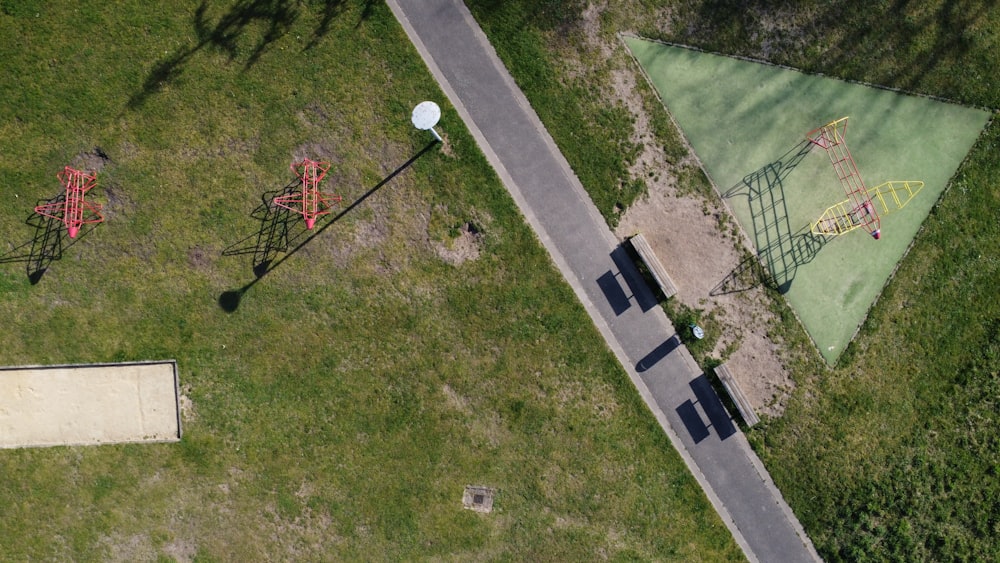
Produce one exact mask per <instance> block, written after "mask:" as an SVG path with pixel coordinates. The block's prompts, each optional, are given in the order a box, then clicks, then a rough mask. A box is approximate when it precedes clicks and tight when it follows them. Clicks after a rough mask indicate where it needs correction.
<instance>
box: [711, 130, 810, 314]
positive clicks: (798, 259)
mask: <svg viewBox="0 0 1000 563" xmlns="http://www.w3.org/2000/svg"><path fill="white" fill-rule="evenodd" d="M811 149H812V143H810V142H809V140H807V139H804V140H802V141H801V142H799V143H798V144H796V145H795V146H794V147H792V148H791V149H789V150H788V152H786V153H785V154H784V155H782V156H781V157H780V158H778V159H777V160H775V161H773V162H770V163H768V164H766V165H765V166H763V167H761V168H759V169H757V170H755V171H754V172H752V173H750V174H747V175H746V176H744V177H743V180H741V181H740V183H738V184H736V185H735V186H733V187H732V188H730V189H729V190H727V191H726V192H725V193H724V194H723V197H726V198H730V197H735V196H739V195H744V196H746V197H747V202H748V204H749V207H750V217H751V222H752V225H751V226H752V231H753V232H752V233H751V234H752V236H753V242H754V247H755V248H756V249H757V256H756V257H755V258H756V259H753V258H750V259H747V260H744V261H743V262H741V263H740V264H739V265H738V266H737V267H736V268H735V269H733V271H732V272H730V273H729V274H728V275H727V276H726V277H725V278H723V279H722V280H721V281H720V282H719V283H718V284H716V286H715V287H714V288H713V289H712V290H711V291H710V292H709V293H710V295H713V296H715V295H722V294H726V293H735V292H739V291H746V290H748V289H751V288H753V287H757V286H758V285H760V284H762V283H763V284H765V285H767V286H769V287H771V288H773V289H776V290H777V291H778V292H780V293H787V292H788V290H789V289H790V288H791V285H792V281H794V279H795V274H796V273H797V271H798V267H799V266H801V265H803V264H807V263H809V262H811V261H812V260H813V259H814V258H815V257H816V254H817V253H818V252H819V251H820V250H821V249H822V248H823V246H824V245H825V244H826V242H827V239H826V237H822V236H819V235H814V234H812V232H811V231H810V229H809V226H808V225H806V226H804V227H801V228H799V229H798V230H797V231H793V230H792V226H791V222H790V221H789V219H788V206H787V204H786V203H785V185H784V182H785V180H786V179H787V178H788V175H789V174H791V172H792V171H793V170H795V168H796V167H797V166H798V165H799V163H800V162H802V159H803V158H805V156H806V155H808V154H809V152H810V150H811Z"/></svg>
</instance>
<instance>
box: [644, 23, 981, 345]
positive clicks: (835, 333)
mask: <svg viewBox="0 0 1000 563" xmlns="http://www.w3.org/2000/svg"><path fill="white" fill-rule="evenodd" d="M626 43H627V45H628V47H629V49H631V51H632V53H633V55H634V56H635V58H636V59H637V60H638V61H639V64H640V65H642V67H643V69H644V70H645V73H646V75H647V76H648V77H649V79H650V81H651V82H652V83H653V86H654V87H655V88H656V90H657V91H658V92H659V94H660V97H661V98H662V99H663V102H664V104H665V105H666V107H667V110H669V111H670V113H671V115H672V116H673V118H674V120H675V121H676V122H677V124H678V125H679V126H680V128H681V130H682V131H683V132H684V135H685V136H686V137H687V139H688V141H689V142H690V143H691V146H692V147H693V149H694V152H695V154H697V155H698V158H699V159H700V160H701V162H702V164H703V165H704V167H705V169H706V171H707V172H708V174H709V176H711V179H712V181H713V182H714V183H715V185H716V186H717V187H718V189H719V191H720V192H721V194H722V196H723V197H724V198H725V200H726V203H727V204H728V205H729V207H730V208H731V209H732V210H733V213H734V214H735V215H736V218H737V220H738V221H739V222H740V224H741V225H742V227H743V229H744V231H745V232H746V233H747V235H748V236H749V237H750V239H751V240H752V241H753V243H754V244H755V246H756V250H757V254H758V257H759V258H760V261H761V263H762V264H763V266H764V268H765V270H766V271H767V272H768V274H769V275H770V277H771V279H772V281H773V282H774V284H775V285H776V286H777V287H778V288H779V289H780V290H781V291H782V292H783V293H784V295H785V298H786V299H787V300H788V302H789V304H790V305H791V307H792V308H793V309H794V310H795V311H796V314H797V315H798V316H799V319H800V320H801V321H802V324H803V325H804V326H805V328H806V330H807V331H808V332H809V334H810V335H811V336H812V338H813V341H814V342H815V343H816V345H817V347H818V348H819V351H820V353H821V354H822V355H823V357H824V358H826V360H827V361H828V362H829V363H834V362H835V361H836V359H837V358H838V357H839V356H840V354H841V353H842V352H843V351H844V349H845V348H846V346H847V344H848V343H849V342H850V340H851V338H852V336H853V335H854V333H855V332H856V331H857V328H858V327H859V326H860V324H861V322H862V321H863V319H864V317H865V315H866V313H867V311H868V309H869V308H870V307H871V305H872V303H873V302H874V301H875V299H876V297H878V294H879V293H880V292H881V290H882V287H883V286H884V285H885V283H886V281H887V280H888V278H889V276H890V275H891V274H892V272H893V270H894V269H895V266H896V263H897V262H898V261H899V260H900V259H901V258H902V256H903V254H904V253H905V252H906V249H907V248H908V247H909V244H910V241H911V240H912V239H913V237H914V236H915V234H916V233H917V230H918V229H919V228H920V224H921V223H922V222H923V220H924V219H925V218H926V217H927V215H928V213H929V212H930V210H931V208H932V207H933V206H934V204H935V203H936V202H937V200H938V198H939V197H940V195H941V193H942V192H943V190H944V189H945V186H946V185H947V184H948V181H949V179H950V178H951V177H952V175H953V174H954V173H955V170H956V169H957V168H958V166H959V164H960V163H961V162H962V159H963V158H964V157H965V155H966V153H968V152H969V149H970V148H971V147H972V145H973V143H975V141H976V139H977V138H978V136H979V134H980V132H981V131H982V129H983V127H985V125H986V123H987V122H988V120H989V117H990V114H989V113H988V112H986V111H983V110H979V109H972V108H967V107H963V106H959V105H956V104H952V103H947V102H942V101H938V100H934V99H931V98H926V97H919V96H912V95H905V94H900V93H898V92H893V91H890V90H884V89H878V88H873V87H870V86H865V85H861V84H854V83H850V82H846V81H843V80H837V79H833V78H827V77H823V76H815V75H809V74H805V73H802V72H798V71H795V70H791V69H786V68H781V67H777V66H773V65H767V64H761V63H756V62H751V61H746V60H740V59H736V58H732V57H725V56H720V55H714V54H709V53H704V52H700V51H695V50H691V49H686V48H683V47H677V46H671V45H665V44H662V43H657V42H652V41H646V40H642V39H636V38H626ZM842 117H849V120H848V126H847V132H846V143H847V146H848V147H849V149H850V152H851V154H852V156H853V158H854V161H855V163H856V165H857V169H858V171H859V172H860V175H861V178H862V179H863V180H864V183H865V185H866V186H867V187H869V188H872V187H875V186H877V185H879V184H882V183H883V182H886V181H889V180H919V181H922V182H924V187H923V189H922V190H921V191H920V193H919V194H918V195H917V196H916V197H915V198H914V199H913V200H912V201H910V202H909V203H908V204H907V205H906V207H905V208H903V209H901V210H898V211H895V212H893V213H891V214H889V215H887V216H886V217H884V218H883V219H882V222H881V223H882V236H881V239H880V240H877V241H876V240H874V239H873V238H872V237H871V236H868V235H867V234H866V233H865V232H864V231H863V230H862V229H859V230H856V231H852V232H851V233H848V234H846V235H842V236H837V237H825V236H818V235H813V234H811V233H810V228H809V227H810V224H811V223H812V222H814V221H816V220H817V219H819V217H820V216H821V215H822V213H823V212H824V211H825V210H826V209H827V208H828V207H829V206H831V205H834V204H836V203H838V202H840V201H843V200H844V199H847V198H846V195H845V192H844V188H843V187H842V186H841V182H840V180H839V179H838V176H837V174H836V172H835V170H834V167H833V166H832V164H831V161H830V158H829V157H828V156H827V154H826V153H825V151H824V150H823V149H821V148H819V147H817V146H815V145H813V144H811V143H809V142H808V141H807V140H806V133H808V132H809V131H811V130H813V129H815V128H817V127H820V126H822V125H824V124H826V123H829V122H831V121H833V120H836V119H839V118H842ZM719 281H720V287H722V288H723V289H722V290H724V285H725V284H724V280H719Z"/></svg>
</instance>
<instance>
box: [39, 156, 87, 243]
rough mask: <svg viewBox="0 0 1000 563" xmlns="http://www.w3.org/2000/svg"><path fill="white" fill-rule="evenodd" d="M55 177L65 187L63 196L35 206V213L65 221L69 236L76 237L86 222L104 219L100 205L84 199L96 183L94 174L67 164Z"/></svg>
mask: <svg viewBox="0 0 1000 563" xmlns="http://www.w3.org/2000/svg"><path fill="white" fill-rule="evenodd" d="M56 177H57V178H59V182H60V183H62V185H63V187H65V188H66V195H65V197H64V198H63V199H62V201H56V202H55V203H46V204H45V205H39V206H38V207H35V213H38V214H39V215H43V216H45V217H51V218H53V219H58V220H60V221H62V222H63V223H65V224H66V230H67V231H69V238H76V235H77V233H79V232H80V227H81V226H83V225H84V224H86V223H100V222H102V221H104V217H102V216H101V206H100V205H99V204H96V203H89V202H87V201H85V200H84V196H85V195H86V193H87V192H88V191H90V189H91V188H93V187H94V186H96V185H97V175H96V174H87V173H85V172H81V171H79V170H74V169H73V168H70V167H69V166H67V167H66V168H64V169H63V171H62V172H60V173H58V174H56Z"/></svg>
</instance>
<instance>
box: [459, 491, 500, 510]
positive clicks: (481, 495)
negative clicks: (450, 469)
mask: <svg viewBox="0 0 1000 563" xmlns="http://www.w3.org/2000/svg"><path fill="white" fill-rule="evenodd" d="M493 494H494V491H493V489H491V488H489V487H479V486H475V485H469V486H467V487H465V494H464V495H462V504H463V505H464V506H465V508H468V509H469V510H475V511H476V512H492V511H493Z"/></svg>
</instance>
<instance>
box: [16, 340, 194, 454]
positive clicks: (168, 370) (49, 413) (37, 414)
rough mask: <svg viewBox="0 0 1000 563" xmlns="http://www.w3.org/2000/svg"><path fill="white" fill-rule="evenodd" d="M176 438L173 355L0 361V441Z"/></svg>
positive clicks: (53, 443)
mask: <svg viewBox="0 0 1000 563" xmlns="http://www.w3.org/2000/svg"><path fill="white" fill-rule="evenodd" d="M180 437H181V423H180V405H179V396H178V382H177V364H176V362H174V361H173V360H169V361H162V362H138V363H124V364H88V365H63V366H27V367H6V368H0V448H20V447H38V446H68V445H92V444H111V443H123V442H175V441H178V440H180Z"/></svg>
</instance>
